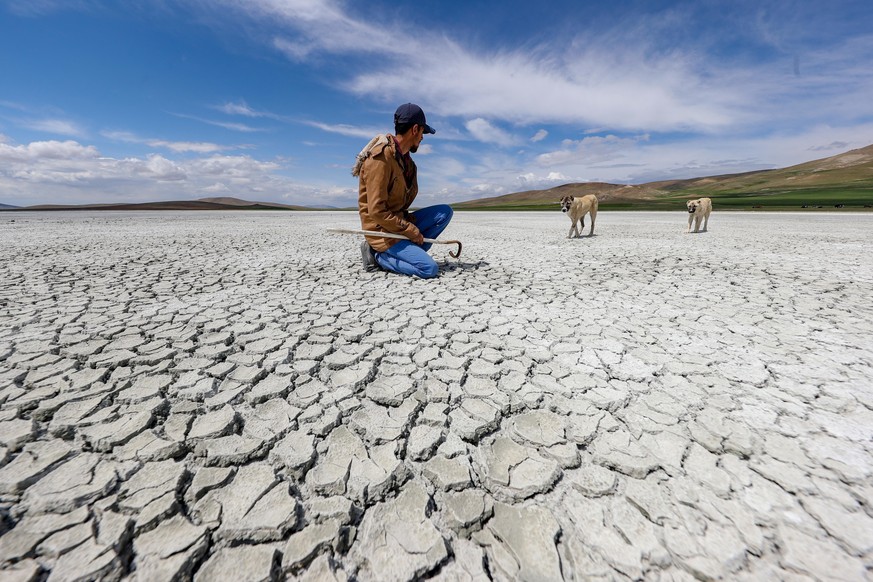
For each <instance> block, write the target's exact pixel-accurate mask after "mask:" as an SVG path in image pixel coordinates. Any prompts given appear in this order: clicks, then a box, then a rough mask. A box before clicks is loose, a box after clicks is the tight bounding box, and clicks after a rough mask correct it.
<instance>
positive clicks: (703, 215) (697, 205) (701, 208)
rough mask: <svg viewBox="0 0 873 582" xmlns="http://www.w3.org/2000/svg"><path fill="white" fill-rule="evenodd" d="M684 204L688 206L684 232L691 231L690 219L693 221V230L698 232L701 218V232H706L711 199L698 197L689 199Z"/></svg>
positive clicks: (710, 210)
mask: <svg viewBox="0 0 873 582" xmlns="http://www.w3.org/2000/svg"><path fill="white" fill-rule="evenodd" d="M685 205H686V206H688V230H686V231H685V232H691V222H692V221H694V232H700V220H701V219H703V232H706V226H707V225H708V224H709V214H710V213H711V212H712V200H710V199H709V198H698V199H697V200H689V201H688V202H687V203H686V204H685Z"/></svg>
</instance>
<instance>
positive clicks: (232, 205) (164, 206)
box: [13, 198, 310, 210]
mask: <svg viewBox="0 0 873 582" xmlns="http://www.w3.org/2000/svg"><path fill="white" fill-rule="evenodd" d="M13 208H14V207H13ZM17 209H18V210H310V209H309V208H307V207H306V206H291V205H288V204H279V203H276V202H250V201H248V200H242V199H240V198H201V199H200V200H168V201H164V202H139V203H132V204H38V205H35V206H25V207H22V208H17Z"/></svg>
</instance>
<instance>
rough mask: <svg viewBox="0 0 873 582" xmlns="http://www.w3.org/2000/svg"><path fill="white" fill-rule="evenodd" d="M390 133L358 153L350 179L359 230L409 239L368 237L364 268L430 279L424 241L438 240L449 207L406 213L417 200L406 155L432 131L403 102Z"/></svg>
mask: <svg viewBox="0 0 873 582" xmlns="http://www.w3.org/2000/svg"><path fill="white" fill-rule="evenodd" d="M394 133H395V135H391V134H385V135H377V136H376V137H374V138H373V139H372V140H371V141H370V143H368V144H367V146H366V147H365V148H364V149H363V150H361V153H360V154H358V159H357V163H356V164H355V167H354V169H353V170H352V175H353V176H358V177H359V182H358V213H359V214H360V215H361V228H363V229H364V230H375V231H380V232H386V233H394V234H402V235H403V236H405V237H407V238H408V239H409V240H398V239H394V238H383V237H379V236H368V237H367V240H366V241H365V242H363V243H362V244H361V257H362V260H363V264H364V269H366V270H368V271H371V270H373V269H377V268H380V267H381V268H382V269H385V270H386V271H392V272H394V273H401V274H403V275H414V276H416V277H421V278H422V279H431V278H433V277H436V276H437V275H439V269H438V267H437V264H436V261H434V260H433V258H432V257H431V256H430V255H428V254H427V251H429V250H430V247H431V246H432V245H431V244H430V243H427V244H425V242H424V239H425V238H432V239H433V238H437V237H438V236H439V235H440V233H442V232H443V230H445V228H446V226H448V224H449V221H451V219H452V214H453V212H452V209H451V207H450V206H449V205H447V204H438V205H436V206H429V207H427V208H421V209H419V210H416V211H415V212H410V211H409V207H410V206H412V202H413V201H414V200H415V197H416V196H417V195H418V170H417V168H416V166H415V162H413V161H412V156H410V155H409V154H410V152H411V153H415V152H417V151H418V146H419V145H420V144H421V140H422V139H424V134H426V133H436V131H435V130H434V129H433V128H432V127H431V126H429V125H428V124H427V120H426V119H425V116H424V111H422V110H421V107H419V106H418V105H414V104H412V103H406V104H405V105H401V106H400V107H398V108H397V111H396V112H395V113H394Z"/></svg>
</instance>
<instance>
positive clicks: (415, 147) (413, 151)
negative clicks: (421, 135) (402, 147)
mask: <svg viewBox="0 0 873 582" xmlns="http://www.w3.org/2000/svg"><path fill="white" fill-rule="evenodd" d="M417 151H418V146H417V145H414V146H412V147H411V148H409V153H412V154H414V153H415V152H417Z"/></svg>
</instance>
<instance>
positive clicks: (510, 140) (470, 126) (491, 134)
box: [464, 117, 517, 147]
mask: <svg viewBox="0 0 873 582" xmlns="http://www.w3.org/2000/svg"><path fill="white" fill-rule="evenodd" d="M464 126H465V127H466V128H467V131H469V132H470V135H472V136H473V138H475V139H476V140H478V141H481V142H484V143H493V144H495V145H499V146H502V147H508V146H511V145H514V144H516V143H517V140H516V139H515V138H514V137H513V136H512V135H510V134H509V133H507V132H505V131H503V130H502V129H500V128H499V127H495V126H494V125H493V124H491V123H489V122H488V121H486V120H484V119H482V118H481V117H477V118H476V119H471V120H470V121H468V122H467V123H465V124H464Z"/></svg>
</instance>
